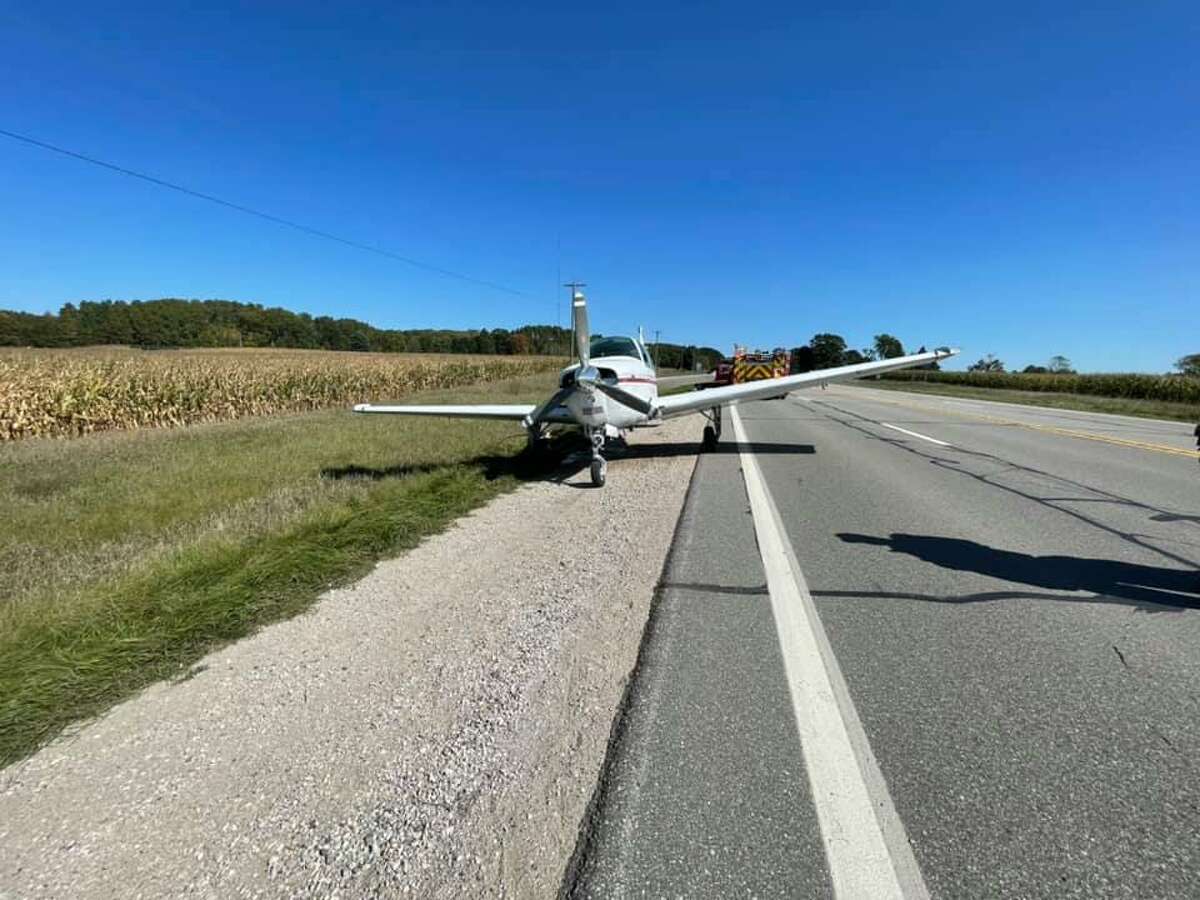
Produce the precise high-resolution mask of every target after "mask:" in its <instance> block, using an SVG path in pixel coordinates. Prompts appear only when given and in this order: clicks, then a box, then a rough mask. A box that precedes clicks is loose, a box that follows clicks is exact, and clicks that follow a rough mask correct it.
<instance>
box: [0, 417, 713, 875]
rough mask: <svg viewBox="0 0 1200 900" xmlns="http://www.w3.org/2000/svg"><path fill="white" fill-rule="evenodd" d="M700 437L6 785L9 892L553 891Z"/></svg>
mask: <svg viewBox="0 0 1200 900" xmlns="http://www.w3.org/2000/svg"><path fill="white" fill-rule="evenodd" d="M698 431H699V426H698V425H697V423H696V420H695V419H694V418H691V417H688V418H684V419H682V420H675V421H672V422H669V423H667V424H665V425H663V426H661V427H659V428H656V429H651V430H646V431H642V432H637V433H635V434H634V435H633V436H632V437H631V439H630V449H629V451H628V453H627V454H626V456H625V458H615V459H614V460H613V461H612V463H611V464H610V466H609V477H608V484H607V486H606V487H605V488H604V489H603V490H591V489H586V488H583V486H584V484H585V482H586V478H587V474H586V470H585V471H583V472H580V473H578V474H576V475H573V476H571V477H569V478H566V479H565V480H563V481H561V482H554V481H547V482H539V483H534V484H530V485H528V486H526V487H524V488H523V489H521V490H519V491H517V492H515V493H513V494H509V495H506V496H504V497H501V498H499V499H498V500H496V501H494V502H493V503H491V504H490V505H488V506H487V507H485V508H483V509H481V510H479V511H477V512H476V513H474V514H472V515H470V516H468V517H467V518H465V519H463V520H462V521H460V522H459V523H457V524H456V525H455V526H454V527H452V528H451V529H450V530H448V531H447V532H446V533H444V534H441V535H438V536H436V537H434V538H431V539H430V540H428V541H426V542H425V543H424V544H422V545H421V546H420V547H418V548H417V549H415V550H414V551H412V552H410V553H408V554H406V555H404V556H402V557H400V558H398V559H395V560H391V561H388V562H385V563H383V564H381V565H379V566H378V567H377V568H376V570H375V571H374V572H372V573H371V574H370V575H369V576H368V577H367V578H365V579H363V580H362V581H361V582H359V583H358V584H356V585H354V586H352V587H350V588H347V589H342V590H336V591H331V592H330V593H329V594H327V595H326V596H325V597H324V598H323V599H322V600H321V601H320V602H319V603H318V605H317V606H316V607H315V608H314V609H312V610H311V611H310V612H308V613H306V614H304V615H302V616H300V617H298V618H295V619H292V620H290V621H287V622H283V623H280V624H277V625H273V626H270V627H268V628H265V629H263V630H262V631H261V632H259V633H258V634H256V635H255V636H253V637H251V638H249V639H247V640H244V641H242V642H240V643H237V644H235V645H232V646H230V647H227V648H225V649H223V650H221V651H219V652H217V653H214V654H211V655H210V656H208V657H207V658H206V659H205V660H203V662H202V663H201V664H200V665H198V666H196V667H195V668H194V669H193V670H192V673H191V674H190V677H188V678H186V679H183V680H180V681H177V682H174V683H166V684H160V685H156V686H155V687H153V688H150V689H148V690H146V691H144V692H143V693H142V694H140V695H138V696H137V697H135V698H134V699H132V700H130V701H128V702H126V703H124V704H121V705H120V706H118V707H116V708H115V709H113V710H112V711H111V712H110V713H108V714H107V715H105V716H104V717H102V718H100V719H98V720H96V721H93V722H90V723H88V724H86V725H84V726H82V727H80V728H78V729H76V730H75V731H74V732H72V733H71V734H70V735H68V736H66V737H64V738H62V739H60V740H58V741H56V742H55V743H53V744H51V745H50V746H48V747H46V748H44V749H43V750H42V751H41V752H39V753H38V754H36V755H35V756H33V757H31V758H30V759H28V760H26V761H25V762H22V763H19V764H17V765H14V766H12V767H10V768H8V769H6V770H4V771H3V772H0V897H60V896H73V897H118V896H120V897H167V896H171V897H179V896H188V897H210V896H211V897H216V896H220V897H275V896H330V895H334V894H336V895H338V896H364V897H369V896H391V895H396V894H403V893H406V892H407V893H412V894H414V895H418V896H427V897H451V896H454V897H461V896H471V895H474V896H483V895H487V896H512V897H524V896H550V895H553V894H554V893H555V892H556V891H557V889H558V886H559V883H560V881H561V879H562V875H563V871H564V868H565V866H566V865H567V861H568V859H569V857H570V855H571V853H572V851H573V850H574V846H575V842H576V838H577V835H578V829H579V824H580V821H581V819H582V816H583V813H584V809H585V807H586V805H587V802H588V800H589V798H590V796H591V793H592V791H593V788H594V786H595V783H596V778H597V775H598V772H599V770H600V767H601V765H602V763H603V759H604V754H605V750H606V745H607V741H608V737H609V731H610V728H611V725H612V721H613V716H614V713H615V711H616V707H617V705H618V703H619V702H620V698H621V694H622V691H623V689H624V686H625V682H626V679H627V677H628V675H629V673H630V670H631V669H632V667H633V665H634V661H635V659H636V656H637V650H638V645H639V642H640V639H641V635H642V630H643V627H644V625H645V622H646V617H647V614H648V610H649V606H650V602H651V597H652V595H653V592H654V589H655V587H656V585H657V583H658V580H659V577H660V575H661V572H662V566H663V561H664V559H665V557H666V554H667V551H668V549H669V546H670V543H671V539H672V535H673V533H674V529H675V525H676V522H677V520H678V517H679V513H680V509H681V507H682V503H683V498H684V493H685V491H686V488H687V484H688V480H689V478H690V476H691V472H692V469H693V466H694V463H695V456H694V452H693V451H694V449H695V438H696V436H697V434H698ZM581 488H582V489H581Z"/></svg>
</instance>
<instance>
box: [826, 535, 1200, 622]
mask: <svg viewBox="0 0 1200 900" xmlns="http://www.w3.org/2000/svg"><path fill="white" fill-rule="evenodd" d="M838 537H839V538H841V539H842V540H843V541H845V542H846V543H848V544H868V545H871V546H876V547H887V548H888V549H889V550H891V551H892V552H893V553H904V554H907V555H909V556H912V557H914V558H916V559H920V560H923V561H924V562H927V563H931V564H933V565H935V566H941V567H942V568H943V569H953V570H955V571H958V572H975V573H977V574H979V575H989V576H991V577H992V578H999V579H1002V580H1004V581H1010V582H1015V583H1018V584H1025V585H1030V586H1032V587H1035V588H1043V589H1046V590H1051V591H1088V592H1090V593H1093V594H1096V595H1097V596H1096V598H1095V599H1096V600H1099V601H1101V602H1104V601H1116V602H1122V603H1130V604H1133V605H1135V606H1158V607H1162V606H1170V607H1175V608H1179V609H1200V572H1197V571H1195V570H1192V571H1188V570H1185V569H1166V568H1159V567H1157V566H1146V565H1140V564H1138V563H1127V562H1121V561H1119V560H1111V559H1092V558H1088V557H1075V556H1033V555H1031V554H1027V553H1016V552H1014V551H1011V550H998V549H996V548H994V547H988V546H986V545H985V544H979V543H976V542H975V541H968V540H962V539H959V538H946V537H935V536H932V535H920V534H893V535H892V536H891V537H887V538H882V537H873V536H871V535H866V534H848V533H841V534H839V535H838ZM1011 596H1028V595H1024V594H1012V593H1010V592H1003V591H1000V592H990V593H986V594H970V595H965V596H961V597H931V596H930V597H926V596H920V595H918V599H922V600H929V601H934V602H940V603H972V602H979V601H981V600H995V599H1000V598H1003V597H1011ZM1036 596H1038V597H1039V598H1043V599H1050V598H1052V599H1055V600H1065V601H1074V602H1080V601H1083V602H1092V598H1082V597H1069V596H1063V595H1062V594H1037V595H1036Z"/></svg>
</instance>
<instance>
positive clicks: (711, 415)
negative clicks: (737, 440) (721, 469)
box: [703, 406, 721, 450]
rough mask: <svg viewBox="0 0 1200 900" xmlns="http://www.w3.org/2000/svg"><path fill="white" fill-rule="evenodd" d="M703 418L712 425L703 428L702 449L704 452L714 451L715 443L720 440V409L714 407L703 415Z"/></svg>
mask: <svg viewBox="0 0 1200 900" xmlns="http://www.w3.org/2000/svg"><path fill="white" fill-rule="evenodd" d="M704 417H705V418H706V419H708V421H709V422H711V423H712V424H711V425H705V426H704V444H703V447H704V449H705V450H716V449H717V441H719V440H720V439H721V407H719V406H714V407H713V408H712V409H711V410H709V411H708V412H706V413H704Z"/></svg>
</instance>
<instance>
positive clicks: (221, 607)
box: [0, 376, 552, 764]
mask: <svg viewBox="0 0 1200 900" xmlns="http://www.w3.org/2000/svg"><path fill="white" fill-rule="evenodd" d="M551 388H552V377H550V376H537V377H533V378H527V379H519V380H516V381H513V382H505V383H503V384H501V385H490V386H480V387H477V388H471V389H465V390H458V391H454V392H434V393H430V394H427V395H423V396H421V399H422V400H425V401H430V402H438V401H449V400H456V401H463V402H470V401H480V400H484V399H492V400H495V399H502V400H504V401H509V402H519V401H522V400H525V401H529V402H533V401H536V400H538V399H540V398H543V397H544V396H545V395H546V394H547V393H548V392H549V391H550V390H551ZM523 444H524V438H523V436H522V435H521V433H520V431H519V429H517V428H515V427H514V426H513V425H512V423H489V422H474V421H472V422H463V421H448V420H438V419H401V418H392V417H383V416H377V417H368V416H354V415H352V414H350V413H348V412H342V411H337V412H323V413H313V414H307V415H297V416H284V417H275V418H263V419H250V420H242V421H238V422H229V423H221V424H216V425H206V426H196V427H191V428H182V429H174V430H165V431H164V430H148V431H134V432H118V433H110V434H103V435H97V436H94V437H89V438H83V439H78V440H72V441H62V440H32V441H24V442H20V443H17V444H12V445H7V446H4V447H0V504H3V506H4V508H5V509H6V512H7V513H8V514H7V515H6V516H5V517H4V518H3V521H0V566H3V570H4V572H5V574H6V577H5V579H4V580H3V584H2V586H0V764H7V763H10V762H13V761H14V760H17V759H20V758H22V757H23V756H25V755H27V754H29V753H30V752H32V751H33V750H35V749H36V748H37V747H38V746H39V745H41V744H42V743H43V742H45V741H46V740H47V739H49V738H51V737H53V736H54V735H56V734H58V733H59V732H60V731H61V730H62V729H63V728H64V727H66V726H67V725H69V724H70V723H72V722H74V721H77V720H79V719H81V718H86V717H88V716H92V715H95V714H97V713H99V712H102V711H103V710H105V709H107V708H108V707H109V706H111V705H112V704H113V703H115V702H117V701H118V700H120V699H122V698H124V697H126V696H129V695H130V694H131V693H133V692H135V691H137V690H139V689H140V688H142V687H144V686H146V685H147V684H150V683H152V682H154V681H156V680H160V679H162V678H166V677H171V676H175V675H179V674H181V673H184V672H186V670H187V668H188V667H189V666H190V665H191V664H192V663H194V662H195V661H196V660H198V659H199V658H200V657H201V656H203V655H204V654H205V653H206V652H208V651H210V650H211V649H213V648H215V647H217V646H219V645H221V644H222V643H225V642H228V641H230V640H233V639H236V638H238V637H241V636H243V635H246V634H249V633H250V632H252V631H254V630H255V629H256V628H257V627H259V626H260V625H262V624H264V623H267V622H272V621H277V620H279V619H282V618H285V617H287V616H290V615H294V614H295V613H297V612H299V611H301V610H303V609H305V608H306V607H308V606H309V605H311V603H312V602H313V601H314V600H315V599H316V598H317V597H318V596H319V595H320V593H321V592H322V591H323V590H325V589H326V588H328V587H329V586H331V585H333V584H339V583H345V582H347V581H350V580H352V579H354V578H355V577H357V576H360V575H361V574H363V573H364V572H365V571H367V570H368V569H369V568H370V566H371V565H372V564H373V563H374V562H376V561H377V560H379V559H381V558H384V557H387V556H389V555H394V554H395V553H397V552H399V551H401V550H404V549H406V548H410V547H412V546H415V545H416V544H417V543H418V542H420V540H421V539H422V538H424V537H426V536H428V535H429V534H432V533H434V532H436V531H438V530H441V529H443V528H444V527H446V525H448V524H449V523H450V522H452V521H453V520H454V519H455V518H457V517H459V516H461V515H462V514H463V513H465V512H467V511H469V510H470V509H472V508H474V507H476V506H478V505H479V504H481V503H483V502H486V501H487V500H488V499H490V498H492V497H494V496H496V495H498V494H499V493H502V492H504V491H507V490H510V489H512V488H513V487H514V486H516V485H517V484H519V483H520V477H521V475H522V474H523V473H522V471H521V468H520V467H521V465H523V462H524V461H523V458H519V457H518V453H519V451H520V449H521V448H522V447H523Z"/></svg>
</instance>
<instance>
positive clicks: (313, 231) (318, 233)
mask: <svg viewBox="0 0 1200 900" xmlns="http://www.w3.org/2000/svg"><path fill="white" fill-rule="evenodd" d="M0 135H3V136H4V137H8V138H12V139H13V140H14V141H21V142H23V143H26V144H32V145H33V146H34V147H41V148H42V149H43V150H50V151H52V152H54V153H60V154H62V155H63V156H69V157H71V158H72V159H78V160H81V161H83V162H86V163H91V164H92V165H94V166H100V167H101V168H104V169H109V170H111V171H113V172H119V173H120V174H122V175H128V176H129V177H130V178H139V179H141V180H142V181H148V182H150V183H151V184H156V185H158V186H159V187H165V188H170V189H171V190H173V191H178V192H179V193H181V194H187V195H188V196H189V197H196V198H198V199H200V200H207V201H208V202H209V203H215V204H217V205H218V206H224V207H226V208H227V209H233V210H237V211H238V212H241V213H246V214H247V215H251V216H257V217H258V218H260V219H266V220H267V221H268V222H274V223H276V224H277V225H286V226H287V227H288V228H294V229H296V230H297V231H302V232H304V233H305V234H309V235H312V236H313V237H319V238H325V239H326V240H329V241H336V242H337V243H339V244H344V245H346V246H347V247H354V248H355V249H357V250H365V251H367V252H368V253H374V254H377V255H378V256H386V257H387V258H388V259H394V260H398V261H400V262H402V263H407V264H408V265H410V266H415V267H416V268H418V269H424V270H425V271H427V272H434V273H436V274H438V275H445V276H446V277H447V278H457V279H458V280H460V281H467V282H470V283H471V284H478V285H481V286H483V287H488V288H492V289H493V290H497V291H504V292H505V293H507V294H514V295H516V296H518V297H529V298H530V299H535V300H536V299H539V298H537V297H534V296H533V295H532V294H529V293H527V292H525V291H520V290H517V289H516V288H511V287H508V286H507V285H503V284H498V283H497V282H495V281H488V280H486V279H483V278H476V277H474V276H473V275H464V274H463V273H462V272H455V271H452V270H450V269H443V268H442V267H441V266H435V265H433V264H431V263H427V262H421V261H420V260H419V259H413V258H412V257H411V256H403V255H401V254H399V253H393V252H392V251H390V250H384V249H383V248H382V247H375V246H372V245H371V244H363V243H361V242H359V241H354V240H350V239H349V238H344V237H339V236H338V235H336V234H331V233H330V232H328V231H322V230H321V229H319V228H312V227H310V226H308V225H304V224H302V223H300V222H293V221H292V220H291V219H285V218H283V217H281V216H275V215H272V214H271V213H267V212H263V211H262V210H258V209H253V208H251V207H249V206H243V205H242V204H240V203H232V202H230V201H229V200H222V199H221V198H220V197H214V196H213V195H212V194H205V193H203V192H202V191H194V190H192V189H191V188H189V187H184V186H183V185H181V184H175V183H173V182H170V181H164V180H163V179H161V178H155V177H154V176H153V175H147V174H145V173H144V172H135V171H134V170H133V169H126V168H125V167H124V166H118V165H114V164H113V163H110V162H105V161H104V160H102V159H96V158H95V157H91V156H87V155H85V154H83V153H76V152H75V151H74V150H67V149H66V148H65V147H57V146H55V145H54V144H47V143H46V142H45V141H39V140H37V139H36V138H31V137H28V136H27V135H24V134H17V133H16V132H15V131H6V130H5V129H3V128H0Z"/></svg>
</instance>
